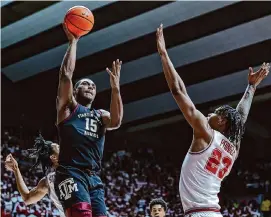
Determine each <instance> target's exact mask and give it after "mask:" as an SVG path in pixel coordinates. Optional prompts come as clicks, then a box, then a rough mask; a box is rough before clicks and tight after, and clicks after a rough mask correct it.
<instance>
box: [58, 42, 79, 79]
mask: <svg viewBox="0 0 271 217" xmlns="http://www.w3.org/2000/svg"><path fill="white" fill-rule="evenodd" d="M76 50H77V40H72V41H71V42H70V43H69V47H68V49H67V51H66V54H65V56H64V59H63V61H62V64H61V68H60V79H62V78H65V79H66V78H68V79H72V76H73V71H74V69H75V62H76Z"/></svg>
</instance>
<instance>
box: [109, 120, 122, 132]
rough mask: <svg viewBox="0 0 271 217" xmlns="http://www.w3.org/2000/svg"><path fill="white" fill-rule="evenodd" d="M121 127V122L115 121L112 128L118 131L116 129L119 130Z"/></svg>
mask: <svg viewBox="0 0 271 217" xmlns="http://www.w3.org/2000/svg"><path fill="white" fill-rule="evenodd" d="M120 126H121V120H118V121H114V122H112V123H111V127H112V129H114V130H116V129H119V128H120Z"/></svg>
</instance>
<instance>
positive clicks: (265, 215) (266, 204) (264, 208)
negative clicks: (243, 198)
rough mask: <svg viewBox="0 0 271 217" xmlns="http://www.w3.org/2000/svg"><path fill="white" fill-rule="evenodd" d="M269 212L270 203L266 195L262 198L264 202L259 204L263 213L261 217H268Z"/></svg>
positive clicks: (270, 208)
mask: <svg viewBox="0 0 271 217" xmlns="http://www.w3.org/2000/svg"><path fill="white" fill-rule="evenodd" d="M270 210H271V201H270V200H269V197H267V196H266V195H265V196H264V200H263V201H262V204H261V211H262V213H263V217H270V213H271V212H270Z"/></svg>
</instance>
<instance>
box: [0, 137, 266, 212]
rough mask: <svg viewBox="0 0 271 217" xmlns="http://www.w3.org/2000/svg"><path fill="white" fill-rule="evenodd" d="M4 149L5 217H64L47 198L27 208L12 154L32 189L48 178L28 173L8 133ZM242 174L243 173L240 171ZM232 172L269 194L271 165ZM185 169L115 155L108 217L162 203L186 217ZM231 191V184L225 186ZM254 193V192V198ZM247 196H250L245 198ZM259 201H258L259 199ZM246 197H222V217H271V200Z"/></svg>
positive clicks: (108, 173) (106, 170) (136, 155)
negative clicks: (9, 165)
mask: <svg viewBox="0 0 271 217" xmlns="http://www.w3.org/2000/svg"><path fill="white" fill-rule="evenodd" d="M3 135H4V136H2V141H1V143H2V146H1V169H2V172H1V215H2V216H12V217H14V216H16V217H17V216H18V217H26V216H33V217H34V216H37V217H40V216H44V217H49V216H59V211H58V210H57V209H56V208H55V206H54V204H52V203H51V201H50V200H49V198H48V197H44V198H43V199H42V200H41V201H40V202H38V203H36V204H34V205H30V206H26V205H25V204H24V202H23V200H22V198H21V196H20V194H19V193H18V191H17V187H16V182H15V177H14V175H13V174H12V173H11V172H9V171H7V170H6V169H5V167H4V161H5V157H6V156H7V154H9V153H12V154H13V156H14V157H15V159H16V160H17V161H18V162H19V165H20V169H21V171H22V174H23V176H24V180H25V182H26V185H27V186H28V187H29V189H31V188H33V187H34V186H36V185H37V182H38V181H39V179H40V178H41V177H42V176H43V174H42V171H41V170H35V171H29V168H30V167H31V164H32V162H31V161H30V160H29V159H27V152H26V151H24V150H22V149H21V148H20V147H21V145H20V144H19V142H18V141H19V140H18V138H16V136H12V135H10V132H3ZM240 168H241V167H240ZM240 168H239V167H238V169H235V170H233V172H232V173H233V174H231V177H232V178H231V179H229V180H233V179H239V180H242V183H243V185H244V186H245V188H252V189H254V191H256V192H260V193H265V195H268V193H270V184H269V183H270V174H271V162H264V163H257V164H255V168H253V169H252V170H251V169H248V168H246V169H243V168H242V169H240ZM179 175H180V168H177V167H176V166H173V165H170V163H162V162H161V161H160V160H159V161H158V160H157V157H156V156H155V153H154V152H153V150H152V149H148V148H145V149H138V150H137V151H135V152H132V153H131V152H128V151H125V150H121V151H118V152H115V153H113V154H111V155H110V157H109V158H107V159H105V160H104V162H103V171H102V175H101V177H102V180H103V182H104V184H105V192H106V194H105V201H106V205H107V210H108V216H109V217H122V216H123V217H126V216H127V217H128V216H136V217H148V216H149V213H150V212H149V207H148V204H149V202H150V200H151V199H153V198H157V197H162V198H163V199H164V200H165V201H167V202H168V211H167V216H172V217H177V216H183V211H182V206H181V201H180V197H179V190H178V183H179ZM226 184H227V185H231V184H233V185H234V183H230V181H228V182H226ZM254 193H255V192H254ZM244 196H247V195H244ZM254 196H255V197H254ZM254 196H253V197H251V196H250V197H244V198H243V199H239V200H232V199H229V198H226V197H224V195H220V201H221V207H222V209H221V212H222V215H223V216H225V217H239V216H242V217H257V216H264V217H269V216H270V209H271V202H270V200H269V199H268V197H267V198H265V200H263V198H261V197H256V196H257V195H256V194H255V195H254Z"/></svg>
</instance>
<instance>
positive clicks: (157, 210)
mask: <svg viewBox="0 0 271 217" xmlns="http://www.w3.org/2000/svg"><path fill="white" fill-rule="evenodd" d="M151 216H152V217H165V216H166V212H165V210H164V208H163V207H162V206H161V205H160V204H157V205H154V206H153V207H152V209H151Z"/></svg>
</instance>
